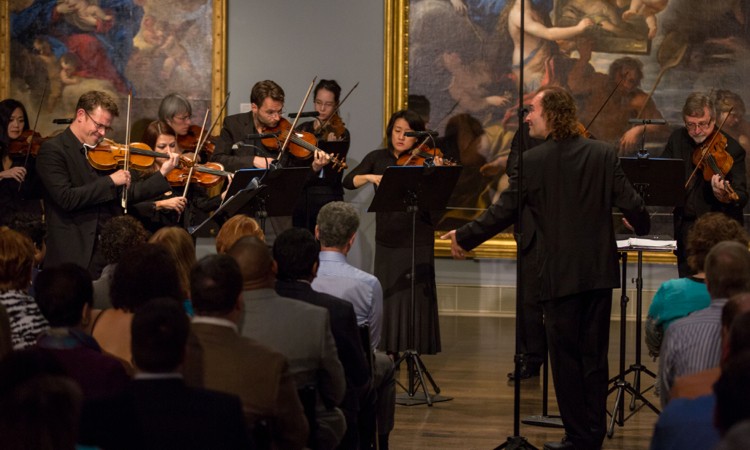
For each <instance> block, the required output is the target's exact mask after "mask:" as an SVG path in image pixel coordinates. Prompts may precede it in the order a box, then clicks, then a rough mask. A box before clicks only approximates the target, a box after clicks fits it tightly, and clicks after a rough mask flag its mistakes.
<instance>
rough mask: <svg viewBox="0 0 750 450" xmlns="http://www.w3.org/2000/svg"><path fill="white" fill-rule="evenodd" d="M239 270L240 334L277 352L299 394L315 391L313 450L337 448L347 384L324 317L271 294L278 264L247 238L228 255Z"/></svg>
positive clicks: (258, 243) (263, 247) (318, 310)
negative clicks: (284, 362) (240, 285)
mask: <svg viewBox="0 0 750 450" xmlns="http://www.w3.org/2000/svg"><path fill="white" fill-rule="evenodd" d="M227 254H228V255H229V256H231V257H232V258H234V259H235V261H237V263H238V264H239V266H240V271H241V272H242V280H243V283H244V285H243V290H244V292H243V294H242V296H243V302H244V304H243V306H244V310H245V313H244V316H243V320H242V322H241V323H242V326H241V333H242V335H243V336H246V337H250V338H252V339H255V340H257V341H258V342H260V343H262V344H265V345H268V346H269V347H271V348H273V349H275V350H277V351H279V352H281V353H282V354H283V355H284V356H286V358H287V360H288V361H289V370H290V371H291V372H292V376H293V377H294V380H295V385H296V387H297V390H298V391H300V390H303V389H305V388H307V387H309V386H312V387H314V388H315V391H316V397H317V405H316V408H315V422H314V423H312V424H310V429H311V434H312V436H311V439H312V441H313V445H312V447H315V448H317V449H320V450H325V449H333V448H336V446H337V445H338V443H339V442H340V441H341V439H342V437H343V436H344V432H345V431H346V422H345V419H344V415H343V414H342V412H341V410H340V409H339V408H337V406H338V405H339V404H340V403H341V401H342V400H343V398H344V393H345V390H346V380H345V378H344V369H343V367H342V366H341V362H340V361H339V358H338V356H337V352H336V343H335V342H334V340H333V334H332V333H331V326H330V321H329V318H328V311H326V310H325V309H324V308H321V307H318V306H313V305H309V304H307V303H304V302H300V301H298V300H293V299H290V298H286V297H281V296H280V295H279V294H277V293H276V291H274V285H275V283H276V263H275V262H274V260H273V258H272V256H271V252H270V250H269V249H268V247H267V246H266V244H265V243H264V242H262V241H260V240H259V239H258V238H256V237H252V236H245V237H243V238H241V239H239V240H238V241H237V242H236V243H235V244H234V245H233V246H232V248H230V249H229V251H228V253H227Z"/></svg>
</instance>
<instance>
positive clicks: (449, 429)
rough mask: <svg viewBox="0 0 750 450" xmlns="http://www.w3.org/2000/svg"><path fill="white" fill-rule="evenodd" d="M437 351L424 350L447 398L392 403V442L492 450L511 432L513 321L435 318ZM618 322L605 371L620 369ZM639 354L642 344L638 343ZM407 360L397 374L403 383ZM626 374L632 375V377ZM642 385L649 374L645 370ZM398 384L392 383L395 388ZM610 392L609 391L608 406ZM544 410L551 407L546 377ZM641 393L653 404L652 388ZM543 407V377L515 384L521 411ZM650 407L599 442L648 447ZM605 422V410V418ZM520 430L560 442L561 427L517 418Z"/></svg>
mask: <svg viewBox="0 0 750 450" xmlns="http://www.w3.org/2000/svg"><path fill="white" fill-rule="evenodd" d="M440 326H441V337H442V343H443V351H442V352H441V353H440V354H438V355H433V356H423V357H422V360H423V361H424V363H425V365H426V366H427V369H428V370H429V371H430V373H431V374H432V376H433V378H434V379H435V381H436V383H437V384H438V385H439V387H440V389H441V394H444V395H446V396H450V397H453V400H451V401H448V402H441V403H435V404H434V406H432V407H428V406H427V405H418V406H401V405H397V406H396V425H395V428H394V430H393V432H392V433H391V439H390V444H391V448H392V449H431V450H435V449H492V448H495V447H497V446H498V445H500V444H503V443H505V442H506V441H507V440H508V437H509V436H512V435H513V390H514V389H513V385H512V384H509V383H508V382H507V376H506V374H507V373H508V372H510V371H512V369H513V363H512V361H513V353H514V336H515V335H514V320H513V319H509V318H497V317H457V316H442V317H441V318H440ZM619 326H620V323H619V322H618V321H613V322H612V329H611V333H610V352H609V360H610V366H609V368H610V377H613V376H615V375H616V374H617V373H618V370H619V343H620V339H619V338H620V331H619ZM634 330H635V326H634V324H633V323H630V322H628V323H627V338H626V342H627V350H626V366H625V367H626V368H627V367H629V366H630V365H631V364H633V363H634V362H635V356H634V355H635V351H634V347H635V341H634V340H633V339H634ZM643 350H644V353H645V350H646V347H645V345H644V346H643ZM642 363H643V364H644V365H645V366H646V367H647V368H649V369H650V370H651V371H653V372H656V367H657V363H656V362H654V361H651V359H650V358H648V357H647V356H644V357H642ZM406 372H407V371H406V366H405V365H404V366H403V367H402V368H401V370H400V380H401V382H402V383H404V384H405V383H406ZM627 381H629V382H631V383H632V382H633V379H632V376H630V377H629V378H628V379H627ZM643 384H644V386H643V388H644V389H645V388H647V387H648V386H650V385H652V384H653V378H651V377H649V376H647V375H644V376H643ZM403 392H404V391H403V390H402V389H400V388H397V394H400V393H403ZM614 396H615V395H614V394H612V395H610V396H609V398H608V403H609V410H610V412H611V409H612V405H613V403H614ZM549 397H550V400H549V414H556V413H557V405H556V403H555V397H554V390H553V388H552V381H551V378H550V393H549ZM645 397H646V398H647V399H649V400H650V401H651V402H653V403H654V405H656V406H657V407H658V405H659V402H658V398H656V397H655V396H654V395H653V391H649V392H646V394H645ZM626 401H627V405H626V409H625V412H626V415H627V414H629V413H630V411H629V403H630V396H629V395H628V396H626ZM541 413H542V382H541V377H539V378H532V379H530V380H525V381H524V382H522V384H521V414H520V416H521V418H525V417H527V416H530V415H541ZM656 418H657V416H656V414H655V413H654V412H653V411H651V410H650V409H648V408H643V409H641V410H640V411H637V412H636V413H635V414H634V415H633V416H632V417H631V418H630V419H628V420H627V421H626V422H625V424H624V426H622V427H620V426H617V425H616V426H615V429H614V435H613V436H612V438H611V439H610V438H605V441H604V448H605V449H645V448H648V445H649V442H650V438H651V434H652V429H653V426H654V423H655V422H656ZM608 421H609V417H608ZM520 435H521V436H523V437H525V438H526V439H527V440H528V442H529V443H530V444H532V445H533V446H534V447H537V448H539V449H541V448H542V446H543V444H544V442H548V441H558V440H560V439H561V438H562V436H563V431H562V429H560V428H544V427H537V426H529V425H524V424H521V427H520Z"/></svg>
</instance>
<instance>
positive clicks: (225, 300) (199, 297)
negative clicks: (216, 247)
mask: <svg viewBox="0 0 750 450" xmlns="http://www.w3.org/2000/svg"><path fill="white" fill-rule="evenodd" d="M190 294H191V295H190V299H191V300H192V302H193V308H195V311H196V313H197V314H199V315H203V316H225V315H228V314H230V313H231V312H232V311H234V310H235V308H236V306H237V305H238V299H239V298H240V295H241V294H242V273H241V272H240V266H239V265H238V264H237V262H236V261H235V260H234V259H233V258H232V257H231V256H228V255H208V256H206V257H204V258H201V260H200V261H198V263H197V264H196V265H195V266H193V270H191V271H190Z"/></svg>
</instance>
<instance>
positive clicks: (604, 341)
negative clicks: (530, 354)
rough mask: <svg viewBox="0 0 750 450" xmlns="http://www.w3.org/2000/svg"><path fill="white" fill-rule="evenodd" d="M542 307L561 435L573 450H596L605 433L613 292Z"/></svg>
mask: <svg viewBox="0 0 750 450" xmlns="http://www.w3.org/2000/svg"><path fill="white" fill-rule="evenodd" d="M542 306H543V308H544V320H545V322H544V323H545V326H546V329H547V342H548V349H549V355H550V365H551V367H552V379H553V381H554V383H555V394H556V396H557V404H558V407H559V408H560V415H561V416H562V421H563V425H564V426H565V433H566V434H567V436H568V439H569V440H570V441H571V442H572V443H573V444H574V445H575V448H576V449H577V450H589V449H600V448H601V446H602V442H603V441H604V436H605V434H606V427H607V388H608V384H609V383H608V380H609V373H608V365H607V351H608V349H609V321H610V312H611V310H612V289H599V290H594V291H587V292H582V293H579V294H575V295H570V296H567V297H560V298H555V299H552V300H548V301H545V302H543V303H542Z"/></svg>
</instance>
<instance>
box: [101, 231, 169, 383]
mask: <svg viewBox="0 0 750 450" xmlns="http://www.w3.org/2000/svg"><path fill="white" fill-rule="evenodd" d="M110 297H111V298H112V308H110V309H105V310H103V311H102V312H101V313H99V315H98V316H96V318H95V319H94V322H93V324H92V326H91V335H92V336H94V339H96V341H97V342H98V343H99V345H100V346H101V348H102V350H104V351H105V352H106V353H109V354H110V355H113V356H116V357H117V358H119V359H120V360H122V362H123V363H124V364H126V367H128V368H130V370H131V371H132V367H133V366H132V364H133V363H132V358H131V353H130V326H131V322H132V321H133V313H135V312H136V310H137V309H138V308H140V307H141V306H143V305H144V304H146V303H147V302H148V301H149V300H151V299H152V298H156V297H170V298H175V299H178V298H182V287H181V286H180V278H179V275H178V273H177V268H176V267H175V264H174V261H173V259H172V257H171V256H170V255H169V252H167V250H166V249H165V248H164V247H162V246H160V245H156V244H142V245H140V246H137V247H133V248H131V249H130V250H127V251H126V252H125V253H124V254H123V255H122V258H120V262H119V263H118V264H117V267H116V268H115V273H114V274H113V276H112V285H111V287H110Z"/></svg>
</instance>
